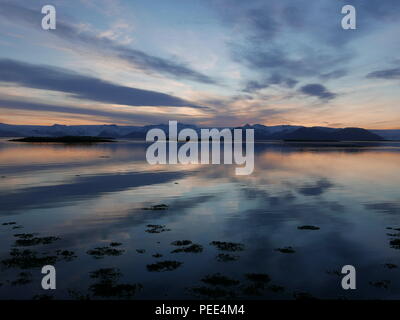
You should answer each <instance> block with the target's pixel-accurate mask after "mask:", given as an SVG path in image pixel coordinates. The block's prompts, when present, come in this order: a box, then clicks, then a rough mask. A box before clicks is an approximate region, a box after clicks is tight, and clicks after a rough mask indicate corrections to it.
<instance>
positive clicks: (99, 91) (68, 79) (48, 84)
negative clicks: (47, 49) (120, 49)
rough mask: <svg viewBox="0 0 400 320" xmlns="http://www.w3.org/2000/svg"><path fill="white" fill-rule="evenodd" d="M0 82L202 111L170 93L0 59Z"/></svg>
mask: <svg viewBox="0 0 400 320" xmlns="http://www.w3.org/2000/svg"><path fill="white" fill-rule="evenodd" d="M0 81H2V82H9V83H14V84H18V85H20V86H24V87H28V88H35V89H45V90H51V91H59V92H64V93H67V94H70V95H72V96H73V97H74V98H78V99H87V100H92V101H100V102H103V103H112V104H121V105H128V106H174V107H192V108H204V107H201V106H198V105H196V104H193V103H190V102H188V101H185V100H183V99H180V98H178V97H174V96H171V95H169V94H165V93H160V92H156V91H150V90H142V89H137V88H131V87H126V86H122V85H118V84H114V83H110V82H108V81H104V80H101V79H98V78H94V77H90V76H86V75H81V74H78V73H75V72H72V71H70V70H66V69H61V68H55V67H52V66H42V65H33V64H28V63H23V62H20V61H15V60H10V59H0Z"/></svg>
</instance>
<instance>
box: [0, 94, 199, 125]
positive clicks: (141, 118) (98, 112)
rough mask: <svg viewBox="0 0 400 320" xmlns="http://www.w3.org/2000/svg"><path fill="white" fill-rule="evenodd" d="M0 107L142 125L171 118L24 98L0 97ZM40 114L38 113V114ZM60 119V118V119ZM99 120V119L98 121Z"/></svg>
mask: <svg viewBox="0 0 400 320" xmlns="http://www.w3.org/2000/svg"><path fill="white" fill-rule="evenodd" d="M0 109H4V110H7V111H8V112H9V111H10V110H23V111H28V113H27V114H28V115H29V111H34V112H46V113H47V112H52V113H63V114H71V115H80V116H88V117H90V119H93V117H95V118H96V119H97V120H99V119H98V118H100V119H101V121H106V119H107V120H109V122H112V123H120V124H121V123H124V124H125V123H127V124H132V123H137V124H140V125H143V124H145V123H148V124H154V123H159V122H162V123H166V122H168V120H171V114H170V113H165V114H164V113H134V112H119V111H113V110H105V109H100V108H98V107H97V108H96V107H94V108H88V107H76V106H74V107H72V106H66V105H57V104H52V105H50V104H45V103H39V102H31V101H24V100H15V99H0ZM39 116H40V115H39ZM173 117H174V119H175V120H178V121H180V122H182V121H184V122H185V123H191V122H193V120H194V118H193V116H185V115H180V114H174V116H173ZM196 120H204V119H203V118H198V119H197V118H196ZM60 121H62V120H60ZM99 122H100V121H99Z"/></svg>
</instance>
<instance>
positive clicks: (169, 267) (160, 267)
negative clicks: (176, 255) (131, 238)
mask: <svg viewBox="0 0 400 320" xmlns="http://www.w3.org/2000/svg"><path fill="white" fill-rule="evenodd" d="M182 264H183V263H182V262H179V261H160V262H156V263H153V264H148V265H147V266H146V267H147V271H150V272H163V271H173V270H175V269H177V268H179V267H180V266H181V265H182Z"/></svg>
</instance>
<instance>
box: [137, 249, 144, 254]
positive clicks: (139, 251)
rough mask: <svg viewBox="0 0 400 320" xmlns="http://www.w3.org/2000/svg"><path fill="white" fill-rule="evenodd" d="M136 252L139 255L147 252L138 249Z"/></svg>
mask: <svg viewBox="0 0 400 320" xmlns="http://www.w3.org/2000/svg"><path fill="white" fill-rule="evenodd" d="M136 252H137V253H141V254H143V253H145V252H146V250H145V249H136Z"/></svg>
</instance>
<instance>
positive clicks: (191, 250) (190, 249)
mask: <svg viewBox="0 0 400 320" xmlns="http://www.w3.org/2000/svg"><path fill="white" fill-rule="evenodd" d="M179 252H185V253H200V252H203V246H201V245H199V244H192V245H190V246H188V247H184V248H179V249H175V250H172V251H171V253H179Z"/></svg>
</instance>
